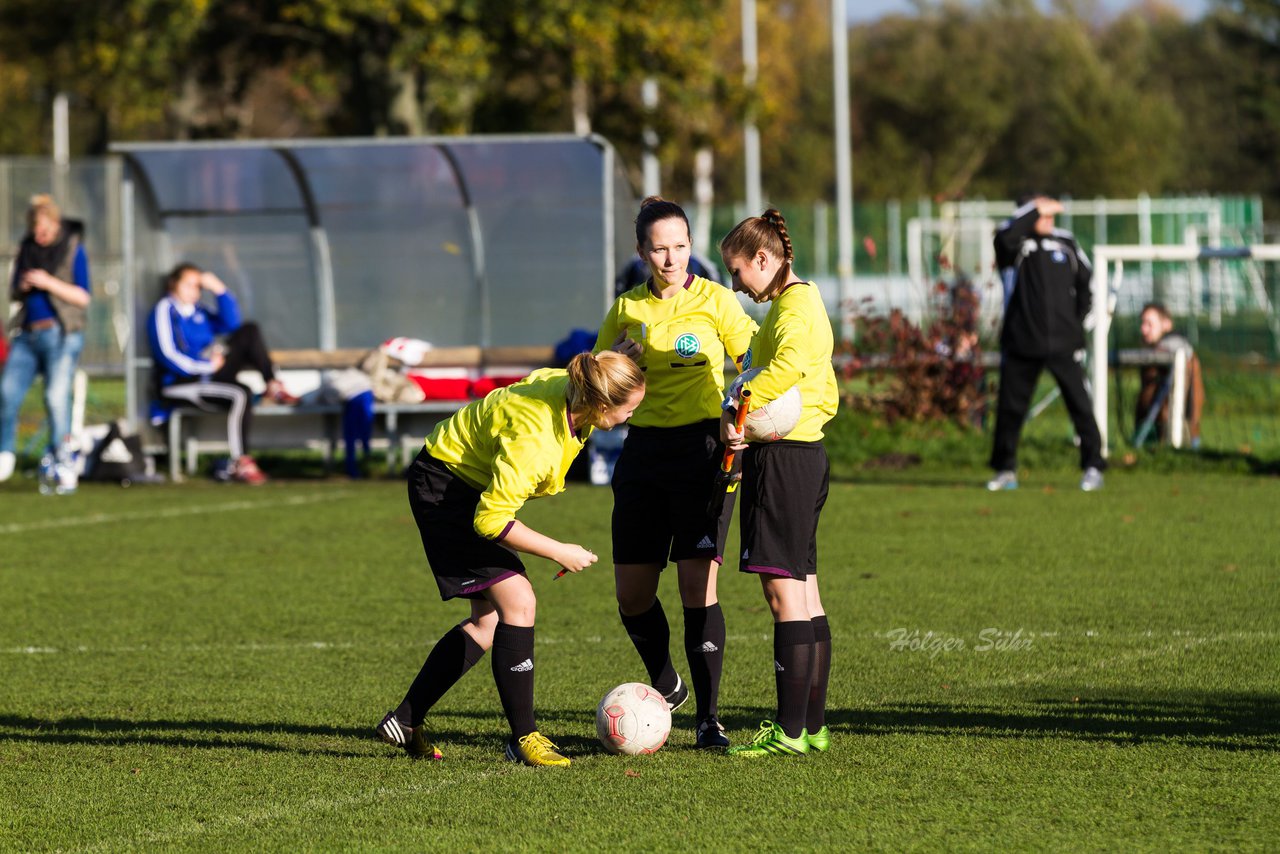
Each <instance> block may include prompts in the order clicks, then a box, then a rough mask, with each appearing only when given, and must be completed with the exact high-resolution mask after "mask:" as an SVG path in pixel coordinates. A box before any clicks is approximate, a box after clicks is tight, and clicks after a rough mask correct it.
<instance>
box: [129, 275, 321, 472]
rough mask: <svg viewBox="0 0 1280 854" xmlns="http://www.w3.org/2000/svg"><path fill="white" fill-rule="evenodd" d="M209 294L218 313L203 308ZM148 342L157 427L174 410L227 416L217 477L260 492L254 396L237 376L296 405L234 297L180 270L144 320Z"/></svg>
mask: <svg viewBox="0 0 1280 854" xmlns="http://www.w3.org/2000/svg"><path fill="white" fill-rule="evenodd" d="M204 291H208V292H209V293H211V294H213V296H214V298H215V299H216V300H217V304H218V307H217V310H216V311H215V310H211V309H209V308H207V307H205V306H204V305H202V304H201V301H200V298H201V294H202V292H204ZM219 336H225V339H224V340H219ZM147 337H148V340H149V341H150V342H151V355H152V358H153V359H154V360H155V371H156V383H157V386H158V394H159V399H158V400H156V401H153V404H154V405H155V406H156V408H157V409H158V410H159V411H155V412H153V413H152V415H153V417H152V420H153V421H156V420H161V421H162V420H164V418H165V417H167V412H168V410H169V409H171V408H172V407H174V406H183V405H186V406H195V407H199V408H200V409H207V410H226V411H227V445H228V446H229V449H230V452H231V461H230V464H229V465H228V466H227V467H226V468H225V469H220V470H219V475H220V476H221V475H223V474H225V476H226V477H227V478H228V479H230V480H236V481H239V482H241V483H248V484H252V485H255V486H256V485H258V484H261V483H264V482H266V479H267V476H266V475H265V474H263V473H262V470H261V469H260V468H258V464H257V463H256V462H254V459H253V457H251V456H250V455H249V427H250V423H251V419H252V415H253V394H252V392H250V390H249V388H248V386H246V385H244V384H243V383H241V382H239V381H238V380H237V379H236V375H237V374H239V373H240V372H241V371H244V370H254V371H257V372H259V373H260V374H262V379H263V380H264V381H265V382H266V384H267V390H266V393H265V395H264V398H265V399H267V400H271V401H274V402H276V403H286V404H291V403H297V402H298V399H297V398H296V397H294V396H293V395H291V394H289V392H287V391H286V390H285V388H284V384H283V383H281V382H280V380H279V379H277V378H276V375H275V371H274V368H273V367H272V364H271V354H270V352H269V351H268V350H267V346H266V343H265V342H264V341H263V340H262V331H261V330H260V329H259V328H258V325H257V324H256V323H243V322H242V321H241V319H240V306H239V303H237V302H236V298H235V295H234V294H232V293H231V291H230V290H228V289H227V286H226V285H225V284H224V283H223V282H222V280H221V279H219V278H218V277H217V276H215V275H214V274H213V273H210V272H208V271H207V270H201V269H200V268H199V267H197V266H196V265H195V264H190V263H182V264H179V265H178V266H176V267H174V268H173V270H172V271H171V272H170V273H169V275H168V276H166V277H165V293H164V296H162V297H161V298H160V301H159V302H157V303H156V305H155V308H154V309H153V310H152V312H151V316H150V317H149V318H148V319H147Z"/></svg>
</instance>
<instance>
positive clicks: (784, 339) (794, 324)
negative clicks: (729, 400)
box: [744, 308, 814, 409]
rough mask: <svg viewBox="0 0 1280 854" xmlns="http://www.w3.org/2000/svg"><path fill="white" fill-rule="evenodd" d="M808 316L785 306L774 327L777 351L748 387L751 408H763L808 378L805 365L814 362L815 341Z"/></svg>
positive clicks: (747, 384) (746, 385)
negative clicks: (813, 343)
mask: <svg viewBox="0 0 1280 854" xmlns="http://www.w3.org/2000/svg"><path fill="white" fill-rule="evenodd" d="M810 332H811V330H810V328H809V322H808V318H806V317H805V316H804V315H803V314H801V313H800V312H797V311H795V310H789V309H786V308H784V309H783V310H782V311H780V312H779V313H778V318H777V323H776V324H775V325H774V328H773V335H774V341H775V345H774V351H773V358H771V359H770V360H769V364H767V365H765V366H764V369H763V370H761V371H760V373H759V374H757V375H756V376H755V378H754V379H752V380H751V382H749V383H746V384H745V386H744V387H745V388H748V389H750V391H751V408H752V409H759V408H760V407H762V406H764V405H765V404H767V403H772V402H773V401H775V400H777V399H778V398H780V397H782V395H784V394H786V393H787V390H788V389H790V388H791V387H792V386H793V385H796V384H797V383H799V382H800V381H801V380H802V379H804V377H805V365H809V364H812V363H813V359H812V358H810V356H809V352H808V351H809V348H810V346H811V342H812V340H813V337H814V336H813V335H811V334H810Z"/></svg>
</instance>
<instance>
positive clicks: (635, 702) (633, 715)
mask: <svg viewBox="0 0 1280 854" xmlns="http://www.w3.org/2000/svg"><path fill="white" fill-rule="evenodd" d="M670 733H671V710H670V709H669V708H667V698H666V697H664V696H662V694H660V693H659V692H658V691H657V690H655V689H654V688H652V687H650V686H648V685H645V684H644V683H643V682H625V683H623V684H622V685H619V686H618V687H617V688H614V689H613V690H612V691H610V692H609V693H608V694H605V695H604V699H603V700H601V701H600V705H599V706H598V707H597V708H596V735H598V736H599V737H600V743H601V744H603V745H604V748H605V750H607V751H609V752H610V753H625V754H627V755H628V756H636V755H638V754H644V753H653V752H654V751H656V750H657V749H658V748H659V747H662V745H664V744H666V743H667V736H668V735H670Z"/></svg>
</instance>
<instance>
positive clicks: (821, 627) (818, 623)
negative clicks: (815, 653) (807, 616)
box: [809, 614, 831, 643]
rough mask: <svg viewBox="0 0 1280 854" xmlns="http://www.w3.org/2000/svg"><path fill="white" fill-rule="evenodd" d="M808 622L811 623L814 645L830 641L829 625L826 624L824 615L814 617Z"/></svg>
mask: <svg viewBox="0 0 1280 854" xmlns="http://www.w3.org/2000/svg"><path fill="white" fill-rule="evenodd" d="M809 622H811V623H813V642H814V643H821V642H822V641H829V640H831V625H830V624H829V623H828V622H827V615H826V614H823V615H822V616H820V617H814V618H813V619H812V620H810V621H809Z"/></svg>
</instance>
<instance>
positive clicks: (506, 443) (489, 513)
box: [473, 436, 545, 540]
mask: <svg viewBox="0 0 1280 854" xmlns="http://www.w3.org/2000/svg"><path fill="white" fill-rule="evenodd" d="M541 450H542V449H541V448H540V446H539V442H538V441H537V437H534V436H524V437H510V436H499V437H498V448H497V453H495V454H494V457H493V469H492V470H493V479H492V480H490V482H489V486H488V488H487V489H485V491H484V492H482V493H481V494H480V503H479V504H477V505H476V514H475V517H474V521H473V526H474V527H475V530H476V533H477V534H479V535H480V536H482V537H485V538H486V539H490V540H496V539H498V538H500V537H502V536H503V535H504V534H505V533H506V532H507V529H508V528H509V527H510V526H511V523H512V522H514V521H515V520H516V513H517V512H519V510H520V508H521V507H523V506H524V503H525V502H526V501H528V500H529V497H530V496H532V495H533V494H534V493H535V492H536V491H537V488H538V484H539V483H540V482H541V481H542V480H543V479H544V477H545V473H544V472H542V471H541V469H542V467H543V463H544V458H545V454H543V453H542V452H541Z"/></svg>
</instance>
